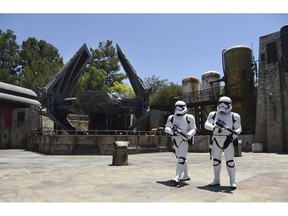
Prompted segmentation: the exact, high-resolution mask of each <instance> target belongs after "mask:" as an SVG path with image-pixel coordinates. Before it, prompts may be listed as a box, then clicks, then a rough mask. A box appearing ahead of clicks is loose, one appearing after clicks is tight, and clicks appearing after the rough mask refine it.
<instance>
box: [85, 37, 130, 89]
mask: <svg viewBox="0 0 288 216" xmlns="http://www.w3.org/2000/svg"><path fill="white" fill-rule="evenodd" d="M112 43H113V42H112V41H111V40H107V41H106V42H100V43H99V46H98V48H97V49H92V48H90V52H91V55H92V59H91V60H90V62H89V64H88V65H89V66H88V69H87V70H86V71H85V73H86V72H88V73H89V72H91V71H89V67H95V68H96V69H97V70H100V69H101V70H103V71H105V85H106V86H107V87H108V88H110V87H113V86H114V82H116V81H117V82H119V83H122V81H123V80H124V79H126V75H125V74H123V73H119V71H120V64H119V59H118V56H117V52H116V48H115V47H114V46H113V45H112ZM99 81H102V80H101V79H100V80H99ZM96 86H98V87H103V85H102V84H101V83H98V84H97V85H96ZM104 89H105V88H104ZM87 90H102V89H87Z"/></svg>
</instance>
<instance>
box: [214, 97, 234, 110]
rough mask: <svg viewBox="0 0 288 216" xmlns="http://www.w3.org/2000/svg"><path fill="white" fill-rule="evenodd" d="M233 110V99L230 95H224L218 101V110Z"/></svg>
mask: <svg viewBox="0 0 288 216" xmlns="http://www.w3.org/2000/svg"><path fill="white" fill-rule="evenodd" d="M231 110H232V101H231V99H230V98H229V97H227V96H223V97H221V98H220V99H219V101H218V106H217V111H218V112H224V113H230V112H231Z"/></svg>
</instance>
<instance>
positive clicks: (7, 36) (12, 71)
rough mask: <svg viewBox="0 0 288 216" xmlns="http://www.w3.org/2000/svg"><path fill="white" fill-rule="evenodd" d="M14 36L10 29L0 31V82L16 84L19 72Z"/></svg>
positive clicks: (16, 45)
mask: <svg viewBox="0 0 288 216" xmlns="http://www.w3.org/2000/svg"><path fill="white" fill-rule="evenodd" d="M16 39H17V37H16V35H15V34H14V32H13V31H12V30H10V29H8V30H7V31H6V32H4V31H2V30H1V29H0V81H2V82H7V83H10V84H17V76H18V72H19V67H18V66H19V59H20V56H19V45H18V44H17V42H16Z"/></svg>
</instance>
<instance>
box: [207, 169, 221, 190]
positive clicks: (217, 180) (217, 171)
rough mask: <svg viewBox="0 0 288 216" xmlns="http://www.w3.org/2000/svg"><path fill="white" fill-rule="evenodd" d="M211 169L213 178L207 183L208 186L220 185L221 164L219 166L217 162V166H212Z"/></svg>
mask: <svg viewBox="0 0 288 216" xmlns="http://www.w3.org/2000/svg"><path fill="white" fill-rule="evenodd" d="M213 169H214V180H213V182H211V183H210V184H209V185H208V186H209V187H215V186H220V172H221V166H219V164H218V165H217V166H214V167H213Z"/></svg>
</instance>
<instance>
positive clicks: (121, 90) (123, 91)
mask: <svg viewBox="0 0 288 216" xmlns="http://www.w3.org/2000/svg"><path fill="white" fill-rule="evenodd" d="M110 93H112V94H115V95H116V96H118V97H121V98H133V97H135V93H134V90H133V88H132V87H131V86H130V85H128V84H126V83H120V82H118V81H116V82H114V86H113V87H111V88H110Z"/></svg>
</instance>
